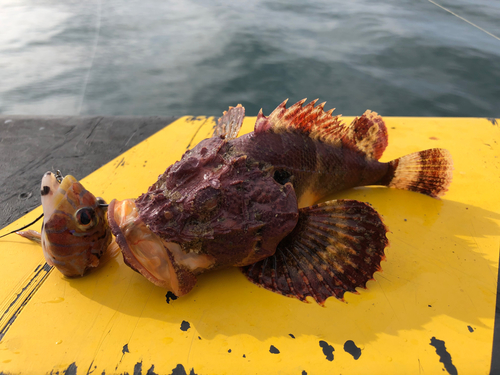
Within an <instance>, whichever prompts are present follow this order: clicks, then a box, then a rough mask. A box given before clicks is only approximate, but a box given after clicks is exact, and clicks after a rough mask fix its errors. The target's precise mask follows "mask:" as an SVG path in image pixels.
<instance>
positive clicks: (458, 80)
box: [0, 0, 500, 117]
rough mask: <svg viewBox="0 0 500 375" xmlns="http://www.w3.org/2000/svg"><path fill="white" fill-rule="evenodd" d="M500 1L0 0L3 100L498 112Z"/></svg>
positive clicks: (118, 106)
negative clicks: (314, 103)
mask: <svg viewBox="0 0 500 375" xmlns="http://www.w3.org/2000/svg"><path fill="white" fill-rule="evenodd" d="M499 20H500V1H498V0H380V1H372V0H344V1H325V0H319V1H307V0H300V1H298V0H290V1H271V0H269V1H263V0H246V1H234V0H210V1H207V0H186V1H165V0H141V1H133V0H128V1H124V0H123V1H118V0H110V1H105V0H88V1H87V0H86V1H55V0H52V1H50V0H45V1H43V0H12V1H10V0H3V1H0V25H2V30H1V32H0V113H3V114H24V115H97V114H98V115H167V116H182V115H215V116H217V115H219V114H220V113H221V112H222V110H224V109H227V107H228V106H229V105H236V104H238V103H241V104H243V105H244V106H245V107H246V109H247V114H248V115H256V114H257V112H258V110H259V109H260V108H263V110H264V114H268V113H270V112H271V111H272V110H273V109H274V108H275V107H276V106H277V105H278V104H279V103H280V102H281V101H283V100H284V99H286V98H290V101H289V103H293V102H295V101H297V100H300V99H302V98H305V97H307V98H309V99H315V98H320V100H321V101H327V105H326V108H332V107H336V108H337V110H336V112H335V113H342V114H344V115H360V114H361V113H363V112H364V111H365V110H366V109H367V108H369V109H372V110H374V111H376V112H378V113H380V114H382V115H391V116H481V117H500V21H499Z"/></svg>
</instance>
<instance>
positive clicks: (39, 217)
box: [0, 214, 43, 238]
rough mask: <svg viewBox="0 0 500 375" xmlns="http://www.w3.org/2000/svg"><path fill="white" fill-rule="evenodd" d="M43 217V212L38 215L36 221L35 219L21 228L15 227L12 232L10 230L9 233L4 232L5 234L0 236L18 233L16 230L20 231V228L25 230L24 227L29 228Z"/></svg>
mask: <svg viewBox="0 0 500 375" xmlns="http://www.w3.org/2000/svg"><path fill="white" fill-rule="evenodd" d="M42 217H43V214H41V215H40V216H38V217H37V218H36V219H35V221H33V222H31V223H29V224H27V225H25V226H24V227H22V228H19V229H14V230H13V231H12V232H9V233H7V234H4V235H3V236H0V238H2V237H5V236H8V235H9V234H14V233H16V232H18V231H20V230H23V229H26V228H28V227H29V226H30V225H33V224H35V223H36V222H37V221H38V220H40V219H41V218H42Z"/></svg>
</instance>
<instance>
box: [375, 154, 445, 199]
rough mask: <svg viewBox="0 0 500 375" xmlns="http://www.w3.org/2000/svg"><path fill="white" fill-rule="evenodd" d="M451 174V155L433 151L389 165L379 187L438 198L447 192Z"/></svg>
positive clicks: (410, 155)
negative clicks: (385, 186)
mask: <svg viewBox="0 0 500 375" xmlns="http://www.w3.org/2000/svg"><path fill="white" fill-rule="evenodd" d="M452 171H453V159H452V157H451V154H450V152H449V151H448V150H445V149H442V148H433V149H430V150H424V151H419V152H415V153H413V154H409V155H406V156H403V157H400V158H399V159H395V160H393V161H391V162H390V163H389V170H388V172H387V174H386V175H385V177H384V178H383V179H382V180H381V181H380V184H381V185H387V186H388V187H392V188H396V189H403V190H410V191H416V192H419V193H422V194H426V195H429V196H431V197H434V198H437V197H439V196H442V195H444V194H445V193H446V192H447V191H448V187H449V186H450V183H451V180H452V174H453V173H452Z"/></svg>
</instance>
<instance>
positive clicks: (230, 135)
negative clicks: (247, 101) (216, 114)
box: [213, 104, 245, 140]
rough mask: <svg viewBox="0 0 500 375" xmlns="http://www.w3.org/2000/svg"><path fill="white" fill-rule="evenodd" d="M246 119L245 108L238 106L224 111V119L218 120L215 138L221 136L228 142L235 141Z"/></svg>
mask: <svg viewBox="0 0 500 375" xmlns="http://www.w3.org/2000/svg"><path fill="white" fill-rule="evenodd" d="M244 118H245V107H243V106H242V105H241V104H238V105H237V106H236V107H229V110H227V111H224V113H223V115H222V117H220V118H219V119H218V120H217V125H215V128H214V134H213V137H216V136H221V137H223V138H225V139H226V140H230V139H234V138H236V137H237V136H238V133H239V132H240V129H241V125H242V124H243V119H244Z"/></svg>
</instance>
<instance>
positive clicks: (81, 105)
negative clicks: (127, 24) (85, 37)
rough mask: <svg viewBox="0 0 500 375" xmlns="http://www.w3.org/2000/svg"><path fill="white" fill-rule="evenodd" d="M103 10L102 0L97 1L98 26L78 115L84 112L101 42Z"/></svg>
mask: <svg viewBox="0 0 500 375" xmlns="http://www.w3.org/2000/svg"><path fill="white" fill-rule="evenodd" d="M101 10H102V0H99V2H98V3H97V20H96V26H95V36H94V45H93V47H92V54H91V56H90V65H89V68H88V70H87V74H86V75H85V80H84V81H83V88H82V94H81V97H80V104H79V105H78V113H77V114H78V115H80V114H81V113H82V108H83V102H84V100H85V93H86V91H87V85H88V83H89V78H90V72H91V70H92V67H93V65H94V58H95V53H96V50H97V44H98V43H99V35H100V33H101Z"/></svg>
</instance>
